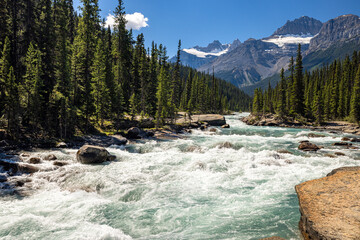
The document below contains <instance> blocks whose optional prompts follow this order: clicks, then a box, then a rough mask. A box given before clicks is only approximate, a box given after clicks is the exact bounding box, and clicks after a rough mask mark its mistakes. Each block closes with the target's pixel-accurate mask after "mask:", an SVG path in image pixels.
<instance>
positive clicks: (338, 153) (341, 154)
mask: <svg viewBox="0 0 360 240" xmlns="http://www.w3.org/2000/svg"><path fill="white" fill-rule="evenodd" d="M334 154H335V155H336V156H345V153H342V152H335V153H334Z"/></svg>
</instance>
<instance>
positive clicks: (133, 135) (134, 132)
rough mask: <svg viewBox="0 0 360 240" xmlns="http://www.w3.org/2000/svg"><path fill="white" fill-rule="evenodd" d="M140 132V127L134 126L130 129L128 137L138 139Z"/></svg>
mask: <svg viewBox="0 0 360 240" xmlns="http://www.w3.org/2000/svg"><path fill="white" fill-rule="evenodd" d="M140 133H141V130H140V128H138V127H132V128H129V129H128V131H127V135H126V137H127V138H130V139H138V138H140V136H139V135H140Z"/></svg>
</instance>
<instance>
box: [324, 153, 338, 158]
mask: <svg viewBox="0 0 360 240" xmlns="http://www.w3.org/2000/svg"><path fill="white" fill-rule="evenodd" d="M325 157H329V158H336V155H334V154H331V153H327V154H325Z"/></svg>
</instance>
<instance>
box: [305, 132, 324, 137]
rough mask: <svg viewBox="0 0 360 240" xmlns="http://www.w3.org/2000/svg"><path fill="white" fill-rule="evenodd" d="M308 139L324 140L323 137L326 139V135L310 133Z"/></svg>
mask: <svg viewBox="0 0 360 240" xmlns="http://www.w3.org/2000/svg"><path fill="white" fill-rule="evenodd" d="M308 137H309V138H323V137H325V135H323V134H316V133H309V134H308Z"/></svg>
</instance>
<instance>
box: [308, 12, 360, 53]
mask: <svg viewBox="0 0 360 240" xmlns="http://www.w3.org/2000/svg"><path fill="white" fill-rule="evenodd" d="M356 39H358V40H360V18H359V16H356V15H353V14H348V15H342V16H339V17H337V18H334V19H331V20H329V21H327V22H326V23H324V24H323V26H322V28H321V29H320V32H319V33H318V34H317V35H316V36H315V37H314V38H313V39H311V42H310V47H309V51H315V50H319V49H326V48H328V47H329V46H330V45H332V44H333V43H334V42H339V41H340V42H344V41H349V40H356Z"/></svg>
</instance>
